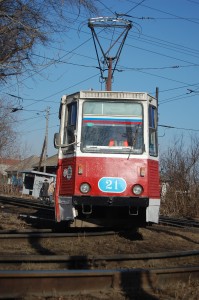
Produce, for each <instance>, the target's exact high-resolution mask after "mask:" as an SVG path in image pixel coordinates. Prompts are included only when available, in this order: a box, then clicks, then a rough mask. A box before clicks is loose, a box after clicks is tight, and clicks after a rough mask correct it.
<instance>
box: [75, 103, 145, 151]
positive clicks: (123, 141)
mask: <svg viewBox="0 0 199 300" xmlns="http://www.w3.org/2000/svg"><path fill="white" fill-rule="evenodd" d="M143 122H144V118H143V105H142V103H140V102H135V101H128V102H127V101H126V102H125V101H118V100H117V101H112V100H106V101H105V100H92V101H84V103H83V111H82V134H81V151H82V152H100V153H129V152H130V153H131V154H142V153H143V151H144V135H143Z"/></svg>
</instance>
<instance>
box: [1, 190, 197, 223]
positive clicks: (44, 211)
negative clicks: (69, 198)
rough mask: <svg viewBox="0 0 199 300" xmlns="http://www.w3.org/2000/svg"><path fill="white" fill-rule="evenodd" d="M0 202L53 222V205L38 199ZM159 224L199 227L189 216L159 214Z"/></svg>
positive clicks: (31, 216) (3, 200)
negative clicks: (30, 210)
mask: <svg viewBox="0 0 199 300" xmlns="http://www.w3.org/2000/svg"><path fill="white" fill-rule="evenodd" d="M0 203H2V204H4V205H6V204H7V205H11V206H12V205H13V206H18V207H24V208H30V209H36V210H39V211H40V214H41V216H35V215H31V214H19V217H21V218H24V219H35V220H36V219H38V220H41V221H42V219H43V220H45V221H50V222H54V206H53V205H51V206H50V205H47V204H45V203H43V202H42V203H41V201H39V200H30V199H22V198H17V197H6V196H2V195H0ZM159 224H160V225H167V226H173V227H179V228H196V229H197V228H199V221H198V220H194V219H190V218H174V217H169V216H162V215H161V216H160V219H159Z"/></svg>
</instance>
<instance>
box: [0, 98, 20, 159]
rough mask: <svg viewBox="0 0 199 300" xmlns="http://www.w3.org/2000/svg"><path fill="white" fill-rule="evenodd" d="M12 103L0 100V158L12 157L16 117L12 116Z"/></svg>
mask: <svg viewBox="0 0 199 300" xmlns="http://www.w3.org/2000/svg"><path fill="white" fill-rule="evenodd" d="M12 107H13V106H12V103H8V102H7V99H4V100H3V99H0V156H1V157H8V156H10V155H12V150H13V145H14V143H15V141H16V136H17V134H16V132H15V130H14V128H15V121H16V115H15V114H12V113H11V111H12Z"/></svg>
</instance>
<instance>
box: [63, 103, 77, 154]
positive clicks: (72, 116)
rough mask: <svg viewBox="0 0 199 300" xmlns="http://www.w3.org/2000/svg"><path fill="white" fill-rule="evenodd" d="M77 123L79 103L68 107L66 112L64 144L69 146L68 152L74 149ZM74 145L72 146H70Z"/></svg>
mask: <svg viewBox="0 0 199 300" xmlns="http://www.w3.org/2000/svg"><path fill="white" fill-rule="evenodd" d="M76 121H77V102H74V103H71V104H69V105H68V106H67V111H66V126H65V128H64V141H63V142H64V144H67V145H69V147H68V150H69V151H70V150H72V149H74V144H72V143H74V142H75V130H76ZM70 144H72V145H70Z"/></svg>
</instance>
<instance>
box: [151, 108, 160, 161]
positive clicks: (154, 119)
mask: <svg viewBox="0 0 199 300" xmlns="http://www.w3.org/2000/svg"><path fill="white" fill-rule="evenodd" d="M149 154H150V155H151V156H157V154H158V151H157V109H156V107H154V106H152V105H150V106H149Z"/></svg>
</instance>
